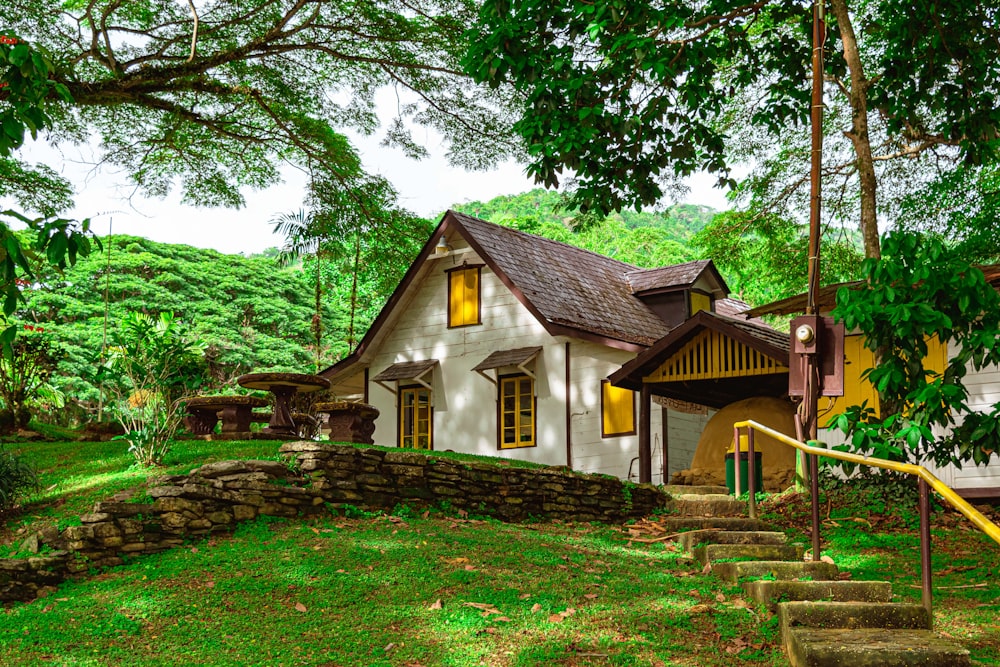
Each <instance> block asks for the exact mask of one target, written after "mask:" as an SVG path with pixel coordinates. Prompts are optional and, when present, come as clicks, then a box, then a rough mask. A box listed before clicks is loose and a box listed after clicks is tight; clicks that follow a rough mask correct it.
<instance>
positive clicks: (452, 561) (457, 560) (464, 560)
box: [444, 556, 469, 565]
mask: <svg viewBox="0 0 1000 667" xmlns="http://www.w3.org/2000/svg"><path fill="white" fill-rule="evenodd" d="M444 562H446V563H448V564H449V565H461V564H462V563H468V562H469V559H468V558H466V557H465V556H458V557H457V558H445V559H444Z"/></svg>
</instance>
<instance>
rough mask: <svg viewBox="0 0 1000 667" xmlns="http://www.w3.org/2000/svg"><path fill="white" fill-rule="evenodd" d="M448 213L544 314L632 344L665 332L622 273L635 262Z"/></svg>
mask: <svg viewBox="0 0 1000 667" xmlns="http://www.w3.org/2000/svg"><path fill="white" fill-rule="evenodd" d="M448 215H450V216H452V217H453V218H454V220H455V221H456V222H458V223H459V225H460V226H461V227H462V228H464V229H465V230H466V231H467V233H468V236H469V237H470V238H469V241H470V243H471V244H472V245H473V247H474V248H476V250H477V252H480V254H482V255H484V257H483V258H484V259H486V260H487V261H488V262H492V263H494V264H495V265H496V268H498V269H499V270H500V271H501V272H502V273H503V275H504V276H505V277H506V278H508V279H509V281H510V283H511V286H512V287H513V288H514V289H516V290H518V291H519V292H520V293H521V294H522V295H523V296H524V297H525V299H527V301H528V302H530V303H531V305H532V306H533V307H534V308H535V310H536V311H537V312H538V314H539V315H540V316H541V317H542V318H543V319H544V320H546V321H548V322H550V323H552V324H556V325H560V326H564V327H568V328H571V329H577V330H580V331H584V332H588V333H592V334H595V335H598V336H604V337H608V338H613V339H616V340H621V341H626V342H629V343H635V344H638V345H651V344H652V343H653V342H654V341H656V340H658V339H659V338H661V337H662V336H663V335H664V334H666V333H667V330H668V329H667V325H666V324H664V322H663V320H661V319H660V318H659V317H657V316H656V315H655V314H654V313H653V312H652V311H651V310H649V308H647V307H646V306H645V305H644V304H643V303H642V301H640V300H639V299H638V298H637V297H635V296H633V294H632V288H631V285H629V282H628V280H627V278H626V274H628V273H630V272H635V271H638V270H639V269H638V268H637V267H635V266H632V265H631V264H626V263H624V262H619V261H618V260H614V259H611V258H610V257H604V256H603V255H598V254H596V253H593V252H590V251H589V250H582V249H580V248H574V247H573V246H569V245H566V244H564V243H559V242H558V241H552V240H550V239H546V238H542V237H540V236H534V235H532V234H525V233H524V232H519V231H517V230H514V229H509V228H507V227H500V226H498V225H494V224H491V223H488V222H485V221H483V220H479V219H477V218H473V217H471V216H468V215H464V214H462V213H456V212H455V211H450V212H449V213H448ZM477 246H478V247H477Z"/></svg>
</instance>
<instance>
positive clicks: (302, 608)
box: [295, 602, 309, 614]
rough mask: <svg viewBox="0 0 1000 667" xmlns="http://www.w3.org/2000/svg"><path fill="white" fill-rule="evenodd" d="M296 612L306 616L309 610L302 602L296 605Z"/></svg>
mask: <svg viewBox="0 0 1000 667" xmlns="http://www.w3.org/2000/svg"><path fill="white" fill-rule="evenodd" d="M295 611H300V612H302V613H303V614H304V613H306V612H307V611H309V609H308V608H307V607H306V606H305V605H304V604H302V603H301V602H296V603H295Z"/></svg>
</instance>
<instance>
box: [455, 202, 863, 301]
mask: <svg viewBox="0 0 1000 667" xmlns="http://www.w3.org/2000/svg"><path fill="white" fill-rule="evenodd" d="M563 204H564V198H563V197H562V196H561V195H560V194H558V193H556V192H553V191H548V190H541V189H536V190H532V191H530V192H525V193H522V194H519V195H510V196H501V197H496V198H494V199H492V200H490V201H488V202H469V203H467V204H460V205H457V206H456V207H455V209H456V210H459V211H462V212H463V213H468V214H469V215H474V216H476V217H479V218H483V219H484V220H489V221H490V222H494V223H497V224H500V225H505V226H508V227H513V228H515V229H519V230H521V231H525V232H529V233H531V234H538V235H539V236H544V237H546V238H550V239H554V240H557V241H561V242H563V243H569V244H570V245H575V246H577V247H580V248H586V249H587V250H591V251H593V252H596V253H599V254H602V255H607V256H609V257H614V258H615V259H618V260H621V261H623V262H628V263H629V264H634V265H636V266H641V267H644V268H654V267H659V266H667V265H670V264H677V263H680V262H688V261H691V260H695V259H711V260H713V261H714V262H715V265H716V267H718V269H719V270H720V271H721V272H722V275H723V277H724V278H725V279H726V281H727V283H728V285H729V288H730V290H731V291H732V294H733V296H736V297H738V298H741V299H743V300H745V301H747V302H748V303H750V304H751V305H761V304H764V303H769V302H771V301H775V300H777V299H781V298H784V297H786V296H791V295H793V294H797V293H800V292H803V291H805V289H806V283H807V262H806V254H807V248H808V240H807V237H806V230H805V228H804V227H803V226H802V225H799V224H798V223H796V222H794V221H792V220H788V219H785V218H781V217H779V216H774V215H766V216H750V215H748V214H744V213H739V212H731V211H727V212H723V213H719V212H717V211H715V210H714V209H712V208H709V207H707V206H697V205H692V204H679V205H676V206H672V207H670V208H667V209H665V210H664V211H662V212H641V213H636V212H634V211H623V212H622V213H620V214H617V213H616V214H613V215H611V216H609V217H607V218H605V219H603V220H586V223H587V224H585V225H582V226H581V227H580V228H579V229H578V230H574V229H573V228H572V224H573V221H574V212H573V211H568V210H566V209H564V208H562V206H563ZM860 247H861V244H860V237H859V236H858V234H857V233H856V232H855V233H847V232H844V231H842V230H839V231H835V232H829V233H827V234H825V235H824V239H823V282H824V283H833V282H840V281H844V280H851V279H854V278H856V277H857V274H858V270H859V267H860V262H861V252H860Z"/></svg>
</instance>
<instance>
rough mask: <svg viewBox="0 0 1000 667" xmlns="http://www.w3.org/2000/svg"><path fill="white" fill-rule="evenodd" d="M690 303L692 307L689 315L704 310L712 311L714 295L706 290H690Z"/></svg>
mask: <svg viewBox="0 0 1000 667" xmlns="http://www.w3.org/2000/svg"><path fill="white" fill-rule="evenodd" d="M688 304H689V309H690V312H688V316H689V317H691V316H694V314H695V313H697V312H699V311H702V310H707V311H708V312H712V296H711V295H709V294H705V293H704V292H700V291H697V290H688Z"/></svg>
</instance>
